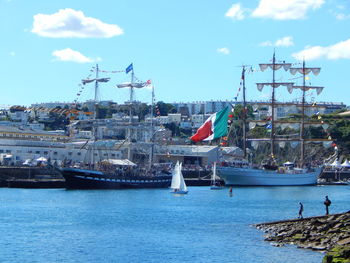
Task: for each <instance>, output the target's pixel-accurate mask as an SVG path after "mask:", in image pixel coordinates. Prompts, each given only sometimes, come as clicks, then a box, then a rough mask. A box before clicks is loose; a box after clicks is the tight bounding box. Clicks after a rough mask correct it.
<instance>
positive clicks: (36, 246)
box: [0, 186, 350, 263]
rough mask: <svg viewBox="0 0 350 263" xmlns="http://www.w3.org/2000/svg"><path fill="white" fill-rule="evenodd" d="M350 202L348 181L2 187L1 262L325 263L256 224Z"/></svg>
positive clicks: (321, 211)
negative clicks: (276, 241) (271, 239)
mask: <svg viewBox="0 0 350 263" xmlns="http://www.w3.org/2000/svg"><path fill="white" fill-rule="evenodd" d="M325 195H328V196H329V197H330V199H331V201H332V206H331V207H330V209H331V210H330V211H331V212H332V213H336V212H344V211H348V210H349V209H350V205H349V204H350V202H349V201H350V187H349V186H317V187H316V186H315V187H259V188H254V187H247V188H234V190H233V196H232V197H229V195H228V189H227V188H226V189H224V190H218V191H213V190H209V188H208V187H189V194H188V195H186V196H174V195H172V194H170V193H169V190H168V189H161V190H160V189H157V190H119V191H118V190H106V191H103V190H102V191H96V190H93V191H89V190H88V191H78V190H77V191H74V190H64V189H48V190H44V189H38V190H31V189H8V188H1V189H0V233H1V238H0V262H2V263H4V262H11V263H13V262H220V263H222V262H259V263H264V262H266V263H273V262H284V263H288V262H293V263H295V262H303V263H304V262H308V263H313V262H315V263H316V262H317V263H319V262H321V259H322V257H323V254H321V253H319V252H313V251H308V250H303V249H298V248H296V247H294V246H286V247H274V246H272V245H270V244H269V243H267V242H265V241H263V234H264V233H263V232H262V231H259V230H257V229H255V228H254V227H251V226H250V224H254V223H260V222H266V221H273V220H281V219H287V218H295V217H297V214H298V209H299V205H298V202H299V201H301V202H303V203H304V216H315V215H321V214H324V212H325V209H324V205H323V200H324V196H325Z"/></svg>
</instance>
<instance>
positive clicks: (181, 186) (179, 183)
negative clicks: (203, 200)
mask: <svg viewBox="0 0 350 263" xmlns="http://www.w3.org/2000/svg"><path fill="white" fill-rule="evenodd" d="M181 168H182V163H179V162H177V163H176V165H175V168H174V170H173V177H172V180H171V186H170V188H171V189H173V191H171V192H172V193H174V194H187V193H188V190H187V186H186V183H185V179H184V177H183V175H182V172H181Z"/></svg>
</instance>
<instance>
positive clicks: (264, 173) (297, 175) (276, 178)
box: [217, 54, 326, 186]
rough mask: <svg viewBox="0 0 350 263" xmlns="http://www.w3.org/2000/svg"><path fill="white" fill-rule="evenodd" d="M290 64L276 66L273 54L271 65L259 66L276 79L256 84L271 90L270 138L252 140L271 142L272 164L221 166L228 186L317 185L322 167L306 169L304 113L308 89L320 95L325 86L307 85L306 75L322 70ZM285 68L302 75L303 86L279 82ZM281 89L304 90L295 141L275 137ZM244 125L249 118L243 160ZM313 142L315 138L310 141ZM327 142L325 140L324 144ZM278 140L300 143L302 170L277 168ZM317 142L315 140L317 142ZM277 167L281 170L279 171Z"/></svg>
mask: <svg viewBox="0 0 350 263" xmlns="http://www.w3.org/2000/svg"><path fill="white" fill-rule="evenodd" d="M291 66H292V64H290V63H285V62H283V63H277V62H276V59H275V54H274V55H273V59H272V63H269V64H260V68H261V70H262V71H264V70H265V69H266V68H271V69H272V72H273V78H272V82H271V83H257V87H258V89H259V90H260V91H261V90H262V89H263V87H264V86H271V87H272V98H271V108H272V110H271V136H270V138H269V139H250V140H257V141H259V140H260V141H270V144H271V155H270V156H271V158H272V160H273V162H272V163H271V165H265V167H264V168H253V167H249V166H248V167H235V166H230V165H226V166H220V167H218V168H217V172H218V175H219V176H220V177H221V178H222V179H223V180H224V181H225V185H238V186H296V185H315V184H316V183H317V178H318V176H319V174H320V171H321V168H304V155H305V153H304V144H305V142H306V141H307V140H306V139H305V138H304V114H305V91H307V90H309V89H315V90H317V92H319V91H321V90H322V89H323V87H312V86H306V85H305V75H307V74H308V73H310V72H312V73H314V74H315V75H317V74H318V73H319V71H320V68H306V67H305V62H303V67H302V68H292V67H291ZM280 68H283V69H285V70H286V71H288V70H290V72H291V73H292V74H293V75H294V74H295V73H296V72H299V73H301V74H302V77H303V85H302V86H294V83H290V82H276V81H275V71H276V70H278V69H280ZM244 73H245V67H243V72H242V79H243V99H244V100H243V106H244V108H246V106H245V78H244ZM279 86H286V87H287V89H288V91H289V92H292V90H293V89H301V90H302V91H303V97H302V104H301V106H302V109H301V110H302V119H301V129H300V136H299V138H296V139H291V140H288V139H278V138H276V137H275V116H274V114H275V103H276V101H275V88H277V87H279ZM245 122H246V116H244V118H243V137H244V139H243V140H244V141H243V147H244V157H246V147H245V145H246V141H247V139H246V135H245ZM309 140H310V141H312V139H309ZM325 140H326V139H323V141H325ZM276 141H298V142H300V144H301V154H300V160H299V164H300V167H301V168H295V167H294V164H293V165H284V166H283V167H277V166H276V164H275V163H274V161H275V160H274V158H275V142H276ZM314 141H315V140H314ZM277 168H278V169H277Z"/></svg>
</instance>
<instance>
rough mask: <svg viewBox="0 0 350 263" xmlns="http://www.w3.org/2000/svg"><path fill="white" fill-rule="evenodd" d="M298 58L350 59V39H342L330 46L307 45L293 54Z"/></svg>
mask: <svg viewBox="0 0 350 263" xmlns="http://www.w3.org/2000/svg"><path fill="white" fill-rule="evenodd" d="M292 56H293V57H294V58H295V59H298V60H302V59H305V60H314V59H320V58H325V59H330V60H336V59H350V39H348V40H345V41H341V42H339V43H336V44H334V45H331V46H328V47H322V46H313V47H306V48H305V49H304V50H302V51H300V52H297V53H294V54H292Z"/></svg>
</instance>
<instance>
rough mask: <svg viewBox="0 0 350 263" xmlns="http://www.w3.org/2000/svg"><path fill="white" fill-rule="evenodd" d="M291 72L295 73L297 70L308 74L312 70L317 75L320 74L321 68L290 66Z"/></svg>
mask: <svg viewBox="0 0 350 263" xmlns="http://www.w3.org/2000/svg"><path fill="white" fill-rule="evenodd" d="M289 70H290V73H291V74H292V75H295V74H296V73H297V72H299V73H300V74H303V75H307V74H309V73H310V72H312V73H313V74H314V75H315V76H317V75H318V74H320V71H321V68H290V69H289Z"/></svg>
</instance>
